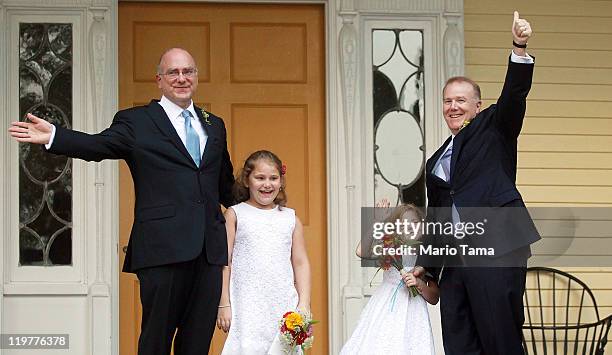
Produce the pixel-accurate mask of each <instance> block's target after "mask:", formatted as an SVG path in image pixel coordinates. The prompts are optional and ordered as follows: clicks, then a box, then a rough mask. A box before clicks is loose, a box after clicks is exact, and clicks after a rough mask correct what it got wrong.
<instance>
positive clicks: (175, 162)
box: [49, 100, 234, 272]
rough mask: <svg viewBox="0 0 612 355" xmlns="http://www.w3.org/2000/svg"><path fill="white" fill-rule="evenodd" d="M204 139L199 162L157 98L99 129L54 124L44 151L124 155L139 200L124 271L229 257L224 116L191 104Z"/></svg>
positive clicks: (229, 176)
mask: <svg viewBox="0 0 612 355" xmlns="http://www.w3.org/2000/svg"><path fill="white" fill-rule="evenodd" d="M194 108H195V111H196V112H197V114H198V117H199V119H200V121H201V122H202V127H203V128H204V129H205V130H206V132H207V134H208V140H207V143H206V146H205V149H204V153H203V155H202V162H201V165H200V168H198V167H197V166H196V165H195V163H194V162H193V160H192V159H191V157H190V155H189V153H188V152H187V149H186V148H185V146H184V144H183V142H182V141H181V139H180V138H179V136H178V134H177V133H176V130H175V129H174V127H173V126H172V123H171V122H170V120H169V118H168V116H167V115H166V113H165V111H164V110H163V108H162V107H161V106H160V105H159V103H158V102H157V101H156V100H153V101H151V103H149V105H147V106H142V107H135V108H131V109H127V110H123V111H119V112H117V114H116V115H115V118H114V119H113V123H112V124H111V126H110V127H109V128H107V129H105V130H104V131H102V132H100V133H98V134H93V135H90V134H86V133H82V132H78V131H73V130H68V129H65V128H62V127H57V128H56V134H55V138H54V141H53V144H52V146H51V148H50V149H49V151H50V152H51V153H55V154H61V155H66V156H69V157H72V158H79V159H83V160H87V161H100V160H103V159H123V160H125V161H126V163H127V165H128V166H129V168H130V172H131V174H132V179H133V181H134V190H135V194H136V203H135V206H134V223H133V225H132V231H131V234H130V241H129V244H128V248H127V255H126V258H125V263H124V265H123V271H126V272H135V271H136V270H138V269H141V268H145V267H150V266H158V265H164V264H171V263H177V262H182V261H188V260H192V259H195V258H196V257H197V256H198V255H200V253H201V252H202V250H205V251H206V259H207V261H208V262H209V263H210V264H213V265H226V264H227V238H226V234H225V225H224V223H225V219H224V218H223V215H222V214H221V210H220V206H219V203H220V202H221V203H222V204H223V205H225V206H226V207H228V206H231V205H232V203H233V199H232V194H231V189H232V185H233V183H234V177H233V168H232V164H231V162H230V157H229V153H228V151H227V143H226V131H225V125H224V123H223V120H221V119H220V118H219V117H216V116H214V115H212V114H208V113H207V116H208V117H206V118H205V117H203V111H202V110H201V109H200V108H198V107H194Z"/></svg>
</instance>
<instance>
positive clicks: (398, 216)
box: [385, 203, 425, 223]
mask: <svg viewBox="0 0 612 355" xmlns="http://www.w3.org/2000/svg"><path fill="white" fill-rule="evenodd" d="M408 211H412V212H414V214H416V216H417V218H418V219H419V221H422V220H423V219H424V218H425V213H423V210H422V209H421V208H419V207H417V206H416V205H414V204H412V203H402V204H401V205H399V206H397V207H393V211H392V212H391V214H390V215H389V217H387V218H386V219H385V222H386V223H395V222H396V221H398V220H399V221H401V220H402V219H403V216H404V214H405V213H406V212H408Z"/></svg>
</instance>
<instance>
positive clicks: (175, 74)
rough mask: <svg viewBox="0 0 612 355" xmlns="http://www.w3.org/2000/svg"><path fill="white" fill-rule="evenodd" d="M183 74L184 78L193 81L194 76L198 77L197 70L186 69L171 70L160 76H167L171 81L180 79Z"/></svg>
mask: <svg viewBox="0 0 612 355" xmlns="http://www.w3.org/2000/svg"><path fill="white" fill-rule="evenodd" d="M181 74H183V77H185V78H187V79H191V78H193V77H194V76H196V75H198V70H197V69H196V68H185V69H183V70H179V69H170V70H168V71H167V72H165V73H158V75H165V76H166V77H168V79H170V80H176V79H178V78H179V76H180V75H181Z"/></svg>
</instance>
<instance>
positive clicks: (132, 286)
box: [119, 2, 328, 355]
mask: <svg viewBox="0 0 612 355" xmlns="http://www.w3.org/2000/svg"><path fill="white" fill-rule="evenodd" d="M324 41H325V36H324V10H323V6H319V5H245V4H163V3H133V2H128V3H120V4H119V104H120V107H121V108H128V107H131V106H134V105H142V104H146V103H148V102H149V101H150V100H151V99H152V98H159V97H160V94H159V91H158V89H157V85H156V84H155V71H156V65H157V63H158V61H159V56H160V54H161V53H162V52H163V51H164V50H165V49H167V48H170V47H183V48H185V49H187V50H188V51H190V52H191V53H192V54H193V55H194V57H195V59H196V62H197V63H198V69H199V83H200V84H199V87H198V92H197V95H196V97H195V102H196V103H197V104H199V105H200V106H204V107H206V109H207V110H209V111H211V112H213V113H215V114H216V115H218V116H220V117H222V118H223V119H224V121H225V124H226V126H227V132H228V148H229V151H230V154H231V158H232V162H233V163H234V167H235V170H236V171H237V170H238V168H239V167H240V166H242V164H243V162H244V159H245V158H246V156H247V155H248V154H250V153H251V152H253V151H255V150H259V149H269V150H271V151H273V152H275V153H277V154H278V155H279V156H280V157H281V159H283V162H284V163H285V164H286V165H287V193H288V196H289V203H288V205H289V207H292V208H295V210H296V211H297V214H298V216H299V218H300V219H301V220H302V222H303V224H304V230H305V237H306V241H307V247H308V254H309V256H310V261H311V265H312V275H313V287H312V289H313V290H312V291H313V292H312V310H313V313H314V316H315V318H316V319H319V320H322V322H321V323H319V324H317V325H316V341H315V346H314V348H313V351H312V353H313V354H325V353H327V352H328V350H327V349H328V337H327V333H328V332H327V330H328V329H327V324H326V322H325V320H326V319H327V246H326V199H325V191H326V174H325V52H324V49H325V42H324ZM120 196H121V197H120V198H121V202H120V220H121V229H120V239H121V241H120V243H121V246H124V245H127V240H128V237H129V232H130V228H131V225H132V218H133V206H134V193H133V186H132V180H131V176H130V173H129V171H128V169H127V166H126V165H125V164H123V163H122V164H121V167H120ZM122 254H123V253H122ZM121 259H123V255H122V258H121ZM121 262H123V260H121ZM140 312H141V310H140V303H139V296H138V279H137V278H136V277H135V276H134V275H131V274H123V273H122V274H121V276H120V351H121V355H130V354H136V349H137V340H138V334H139V332H140V315H141V313H140ZM218 333H219V332H217V333H216V334H215V338H214V342H213V346H212V348H211V352H210V353H211V354H219V353H220V351H221V349H222V347H223V341H224V336H223V335H222V334H218Z"/></svg>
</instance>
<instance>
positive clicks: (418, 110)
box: [372, 29, 425, 206]
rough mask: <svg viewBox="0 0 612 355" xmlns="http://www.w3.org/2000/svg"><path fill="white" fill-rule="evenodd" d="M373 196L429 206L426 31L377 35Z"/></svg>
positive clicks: (380, 32)
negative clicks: (426, 146) (425, 129)
mask: <svg viewBox="0 0 612 355" xmlns="http://www.w3.org/2000/svg"><path fill="white" fill-rule="evenodd" d="M372 64H373V65H372V75H373V78H372V79H373V80H372V84H373V110H374V112H373V114H374V123H373V124H374V198H375V201H380V200H381V199H382V198H387V199H388V200H389V201H391V204H392V205H398V204H399V203H401V202H405V203H414V204H416V205H417V206H424V205H425V175H424V168H423V167H424V162H425V155H424V154H425V152H424V122H423V117H424V114H425V112H424V107H425V105H424V94H423V93H424V88H423V82H424V71H423V66H424V58H423V32H422V31H420V30H407V29H374V30H373V31H372Z"/></svg>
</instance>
